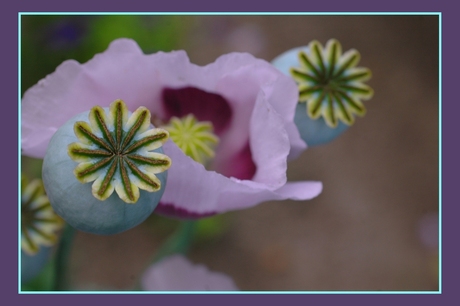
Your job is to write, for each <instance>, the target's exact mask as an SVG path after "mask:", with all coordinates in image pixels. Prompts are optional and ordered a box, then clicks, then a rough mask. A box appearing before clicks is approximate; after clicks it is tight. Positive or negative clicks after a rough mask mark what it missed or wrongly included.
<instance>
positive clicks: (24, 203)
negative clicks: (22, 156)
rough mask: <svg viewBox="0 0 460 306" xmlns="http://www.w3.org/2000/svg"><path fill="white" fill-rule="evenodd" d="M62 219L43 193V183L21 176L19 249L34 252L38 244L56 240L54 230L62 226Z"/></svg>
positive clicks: (48, 244)
mask: <svg viewBox="0 0 460 306" xmlns="http://www.w3.org/2000/svg"><path fill="white" fill-rule="evenodd" d="M63 223H64V222H63V221H62V219H61V218H60V217H59V216H58V215H56V213H55V212H54V210H53V208H52V207H51V205H50V202H49V200H48V197H47V196H46V194H45V189H44V187H43V183H42V181H41V180H40V179H34V180H33V181H31V182H30V183H29V182H28V181H27V179H26V178H24V177H22V178H21V249H22V250H23V251H24V252H25V253H27V254H29V255H34V254H36V253H37V252H38V251H39V249H40V246H52V245H54V244H55V243H56V242H57V240H58V239H57V234H56V232H57V231H58V230H60V229H61V228H62V225H63Z"/></svg>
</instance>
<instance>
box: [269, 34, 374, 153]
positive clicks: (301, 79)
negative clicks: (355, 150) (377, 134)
mask: <svg viewBox="0 0 460 306" xmlns="http://www.w3.org/2000/svg"><path fill="white" fill-rule="evenodd" d="M359 59H360V55H359V53H358V51H356V50H354V49H352V50H349V51H347V52H345V53H343V54H342V47H341V45H340V43H339V42H338V41H337V40H335V39H331V40H329V41H328V42H327V44H326V47H325V48H323V47H322V45H321V44H320V43H319V42H317V41H312V42H311V43H310V44H309V45H308V46H304V47H298V48H294V49H291V50H289V51H286V52H284V53H283V54H281V55H279V56H278V57H276V58H275V59H274V60H273V61H272V64H273V65H274V66H275V67H276V68H277V69H278V70H280V71H281V72H283V73H284V74H286V75H288V76H291V77H292V78H293V79H294V80H295V81H296V83H297V84H298V87H299V104H298V105H297V108H296V114H295V119H294V121H295V123H296V125H297V128H298V129H299V132H300V135H301V137H302V139H303V140H304V141H305V142H306V143H307V145H309V146H315V145H320V144H325V143H328V142H330V141H332V140H334V139H335V138H337V137H338V136H339V135H341V134H342V133H343V132H344V131H346V130H347V129H348V127H349V126H351V125H352V124H353V123H354V121H355V115H357V116H364V114H365V112H366V109H365V107H364V105H363V103H362V101H361V100H368V99H370V98H371V97H372V96H373V90H372V88H370V87H369V86H368V85H365V84H364V83H363V82H364V81H367V80H368V79H370V77H371V71H370V70H369V69H367V68H362V67H356V66H357V64H358V62H359Z"/></svg>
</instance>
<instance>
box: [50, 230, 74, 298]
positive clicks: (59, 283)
mask: <svg viewBox="0 0 460 306" xmlns="http://www.w3.org/2000/svg"><path fill="white" fill-rule="evenodd" d="M74 236H75V229H74V228H73V227H71V226H70V225H68V224H66V225H65V227H64V232H63V234H62V238H61V241H60V243H59V246H58V249H57V251H56V258H55V274H54V286H53V287H54V288H53V289H54V290H55V291H63V290H68V282H69V280H68V276H67V269H68V268H69V258H70V253H71V250H72V243H73V238H74Z"/></svg>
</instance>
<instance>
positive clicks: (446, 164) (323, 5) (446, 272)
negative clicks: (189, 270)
mask: <svg viewBox="0 0 460 306" xmlns="http://www.w3.org/2000/svg"><path fill="white" fill-rule="evenodd" d="M86 2H88V5H87V6H86V5H85V4H86ZM183 2H184V3H177V1H175V2H173V3H172V2H171V1H168V2H164V3H163V2H150V1H148V2H147V1H145V2H144V1H137V0H131V1H129V4H128V5H125V2H121V3H120V4H119V3H114V2H112V1H110V2H109V1H106V3H104V2H102V1H100V2H94V1H91V2H90V1H86V0H80V1H76V2H75V1H74V2H63V1H57V0H48V1H40V2H38V1H37V2H32V3H27V4H26V3H24V2H21V3H17V2H16V3H13V2H10V3H8V7H5V8H3V10H2V12H3V18H2V19H1V22H2V27H0V29H1V31H2V36H1V37H2V38H3V39H4V41H3V48H2V55H3V56H2V61H3V63H2V64H3V65H2V68H3V69H2V76H3V79H4V82H7V83H8V84H5V83H3V84H4V86H2V88H3V89H7V90H5V91H4V94H6V95H5V96H4V107H5V108H6V110H4V112H5V114H13V113H14V114H16V115H17V112H18V106H17V95H18V91H17V81H18V71H17V70H18V69H17V68H18V66H17V61H14V60H13V59H17V58H18V48H17V46H18V33H17V30H15V29H17V24H18V12H53V11H54V12H72V11H75V12H84V11H93V12H97V11H100V12H107V11H111V12H129V11H132V12H142V11H158V12H174V11H177V12H188V11H189V12H213V11H214V12H261V11H263V12H440V13H441V14H442V61H443V63H442V81H443V84H442V93H443V94H442V101H443V103H442V145H443V148H442V165H443V166H442V183H443V185H442V233H443V239H442V246H443V249H442V264H443V267H447V268H444V269H443V271H442V287H441V290H442V294H351V295H345V294H320V295H318V294H285V295H284V294H283V295H278V294H276V295H273V294H257V295H249V294H244V295H214V294H212V295H188V294H180V295H170V294H167V295H163V294H160V295H149V294H147V295H132V294H116V295H114V294H104V295H82V294H75V295H74V294H72V295H68V294H65V295H47V294H45V295H35V294H34V295H28V294H27V295H25V294H18V288H17V287H18V281H17V257H18V256H17V255H18V254H17V236H16V235H11V228H14V229H16V228H17V222H16V220H17V207H16V206H15V205H14V204H13V203H17V201H18V198H17V196H18V194H17V182H18V179H17V178H18V176H17V158H18V152H17V151H16V150H8V151H6V150H5V151H2V153H1V155H2V157H6V159H7V160H8V161H10V162H8V163H6V164H5V165H4V167H5V168H6V170H7V172H6V175H7V178H8V180H5V181H3V186H2V189H3V190H4V191H6V192H7V199H6V201H5V205H4V207H5V208H6V213H4V214H2V216H3V219H4V222H2V223H1V226H2V229H3V230H2V231H1V235H2V237H1V238H2V240H1V241H2V242H3V248H2V249H3V250H6V252H2V254H3V255H2V260H1V263H2V270H1V271H2V272H3V273H2V281H1V285H2V286H1V288H2V293H3V300H5V301H7V304H9V305H28V304H32V303H37V302H38V303H39V305H41V304H44V303H47V302H50V303H52V304H55V303H56V304H58V303H62V304H65V305H70V306H72V305H80V304H81V303H82V302H83V303H89V304H90V305H93V304H101V303H102V302H104V303H106V302H108V303H110V305H114V306H116V305H124V304H126V303H136V302H147V303H149V302H150V303H152V302H153V303H156V304H158V302H159V301H160V302H161V301H164V302H167V303H168V304H171V303H172V304H178V303H182V304H186V303H190V302H193V303H195V302H200V303H217V304H219V305H227V304H228V305H230V304H234V303H238V302H242V301H243V300H244V302H248V303H251V304H252V303H254V304H258V303H264V304H269V305H270V304H273V305H278V304H281V303H286V302H287V303H295V304H300V303H305V302H306V303H313V305H316V304H317V303H320V304H321V305H336V304H343V303H345V304H348V303H349V304H353V305H369V304H371V305H388V304H395V303H396V304H397V305H400V304H403V303H404V304H405V305H406V304H412V303H417V304H418V305H422V306H423V305H433V304H440V305H446V304H447V305H450V304H452V303H449V302H450V301H451V300H452V301H454V300H458V298H457V297H456V292H455V289H456V288H457V285H456V283H457V280H456V274H455V273H456V272H457V271H458V266H457V261H456V259H457V258H459V251H458V248H457V246H456V245H455V244H454V242H455V241H456V240H457V232H456V229H457V228H458V226H457V224H458V222H455V221H454V218H456V216H457V215H458V212H459V206H458V205H455V203H456V202H458V201H455V198H454V196H455V185H456V184H455V183H456V182H457V181H458V178H456V175H455V174H456V170H457V171H458V170H459V169H458V168H459V167H458V163H456V160H457V159H456V157H457V156H459V153H460V150H459V147H460V145H456V142H453V141H449V140H450V135H451V134H452V137H453V138H452V139H456V134H455V133H456V131H457V130H456V129H458V127H457V126H456V125H455V121H454V118H453V116H455V115H456V114H458V113H459V111H460V110H459V108H460V106H459V105H460V104H458V103H455V102H454V101H455V100H454V101H450V100H451V98H452V100H453V98H454V97H453V96H454V93H453V89H454V82H456V81H457V80H458V77H457V75H456V74H454V73H455V68H456V67H457V66H458V64H457V61H455V58H454V55H456V53H457V52H458V51H457V50H458V48H456V47H457V46H456V43H457V41H456V40H455V39H454V38H455V37H458V28H459V24H458V20H459V19H458V17H457V16H455V14H456V9H455V8H454V7H453V5H454V2H451V4H448V1H447V0H439V1H437V2H436V3H434V2H431V3H429V2H428V1H423V0H422V1H409V0H387V1H383V2H368V1H340V0H332V1H331V0H330V1H327V2H305V1H302V2H299V1H291V0H284V1H282V2H281V3H280V2H272V4H270V3H268V1H264V2H263V3H262V2H261V3H256V2H251V3H248V2H247V1H237V2H235V1H232V2H225V3H222V2H219V3H217V2H214V1H194V2H185V1H183ZM206 2H208V3H206ZM296 2H297V3H296ZM450 6H452V7H450ZM5 40H6V41H5ZM457 100H458V99H457ZM12 101H13V102H12ZM6 117H7V118H6V119H4V120H3V121H2V122H1V123H0V125H1V128H2V130H6V129H7V127H8V128H9V129H11V126H18V125H17V117H16V116H13V115H7V116H6ZM457 137H458V136H457ZM7 141H8V142H11V143H12V147H14V148H17V143H18V142H17V141H18V134H17V133H13V134H12V135H11V134H10V135H8V136H7ZM13 161H15V162H13ZM11 178H12V179H11ZM456 212H457V213H456ZM7 228H8V230H6V229H7ZM8 302H9V303H8Z"/></svg>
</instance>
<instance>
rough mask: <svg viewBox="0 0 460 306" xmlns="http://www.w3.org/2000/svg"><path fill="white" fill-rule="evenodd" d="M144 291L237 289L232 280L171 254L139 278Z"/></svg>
mask: <svg viewBox="0 0 460 306" xmlns="http://www.w3.org/2000/svg"><path fill="white" fill-rule="evenodd" d="M141 284H142V289H143V290H145V291H237V290H238V288H237V287H236V285H235V283H234V282H233V280H232V279H231V278H230V277H229V276H227V275H225V274H223V273H219V272H213V271H209V269H208V268H207V267H206V266H204V265H200V264H198V265H194V264H193V263H191V262H190V261H189V260H188V259H187V258H185V257H184V256H182V255H172V256H169V257H166V258H164V259H162V260H161V261H159V262H157V263H155V264H153V265H152V266H150V267H149V268H148V269H147V270H146V271H145V272H144V274H143V276H142V279H141Z"/></svg>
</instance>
